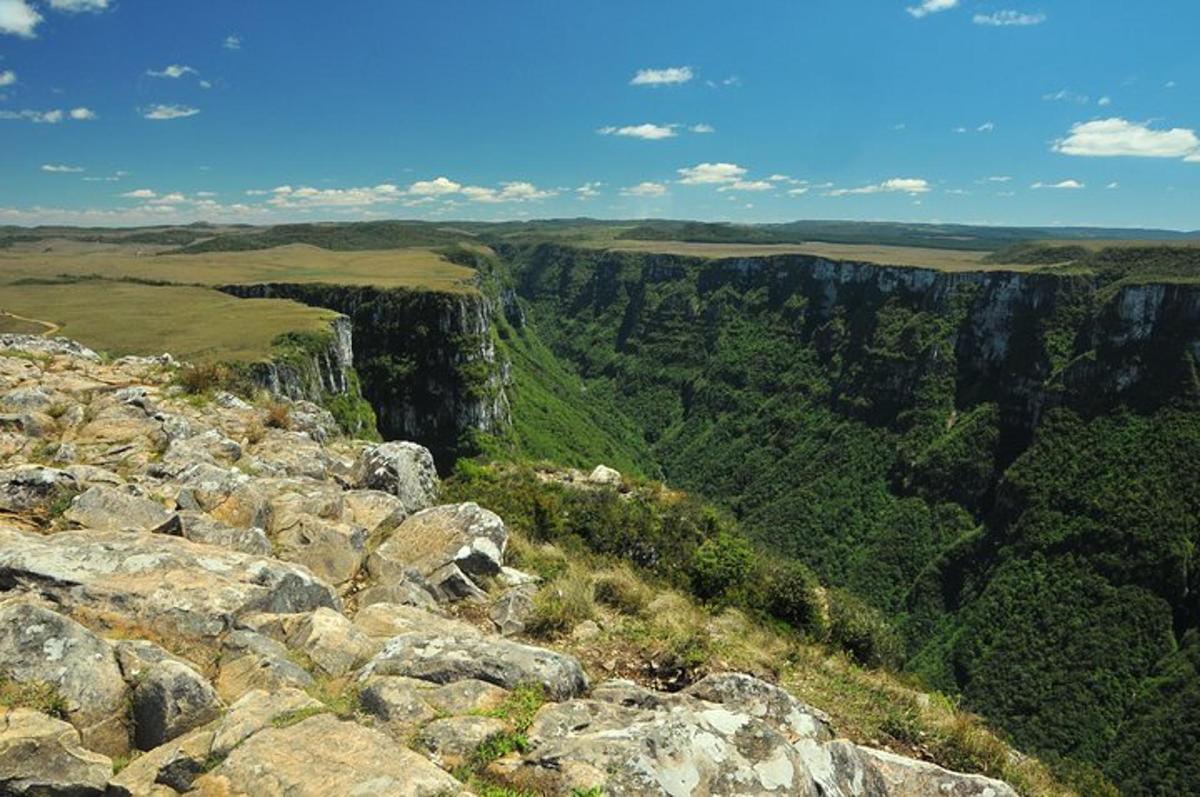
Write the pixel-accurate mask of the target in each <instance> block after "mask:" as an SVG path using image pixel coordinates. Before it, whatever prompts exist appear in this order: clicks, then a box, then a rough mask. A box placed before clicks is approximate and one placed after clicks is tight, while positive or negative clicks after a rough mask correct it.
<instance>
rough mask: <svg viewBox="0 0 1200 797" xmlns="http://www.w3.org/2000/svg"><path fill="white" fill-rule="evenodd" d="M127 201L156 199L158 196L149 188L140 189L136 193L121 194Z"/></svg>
mask: <svg viewBox="0 0 1200 797" xmlns="http://www.w3.org/2000/svg"><path fill="white" fill-rule="evenodd" d="M121 196H123V197H125V198H126V199H154V197H156V196H158V194H156V193H154V192H153V191H151V190H150V189H149V188H139V189H137V190H136V191H126V192H125V193H123V194H121Z"/></svg>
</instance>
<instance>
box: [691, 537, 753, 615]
mask: <svg viewBox="0 0 1200 797" xmlns="http://www.w3.org/2000/svg"><path fill="white" fill-rule="evenodd" d="M757 560H758V557H757V554H756V553H755V551H754V548H753V547H752V546H751V545H750V543H749V541H748V540H746V539H745V538H744V537H740V536H738V535H736V534H732V533H730V532H727V531H721V532H719V533H718V534H717V536H715V537H712V538H710V539H708V540H706V541H705V542H704V544H703V545H701V546H700V547H699V548H697V549H696V553H695V555H694V556H693V557H692V574H691V575H692V589H693V591H694V592H695V593H696V595H698V596H699V597H700V598H702V599H703V600H709V601H732V600H734V598H735V596H736V595H737V594H738V593H739V592H744V591H745V590H746V589H747V588H749V587H750V586H751V576H752V575H753V574H754V569H755V566H756V564H757Z"/></svg>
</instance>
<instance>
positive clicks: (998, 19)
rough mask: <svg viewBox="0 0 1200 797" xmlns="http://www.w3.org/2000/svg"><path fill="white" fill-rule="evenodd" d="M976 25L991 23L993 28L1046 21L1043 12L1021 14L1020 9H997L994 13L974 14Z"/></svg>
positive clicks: (1021, 25)
mask: <svg viewBox="0 0 1200 797" xmlns="http://www.w3.org/2000/svg"><path fill="white" fill-rule="evenodd" d="M973 21H974V23H975V24H976V25H991V26H992V27H995V28H1008V27H1014V26H1016V27H1029V26H1030V25H1041V24H1042V23H1043V22H1045V21H1046V15H1045V14H1023V13H1021V12H1020V11H997V12H996V13H994V14H976V15H975V18H974V20H973Z"/></svg>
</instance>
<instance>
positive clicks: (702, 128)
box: [688, 122, 717, 133]
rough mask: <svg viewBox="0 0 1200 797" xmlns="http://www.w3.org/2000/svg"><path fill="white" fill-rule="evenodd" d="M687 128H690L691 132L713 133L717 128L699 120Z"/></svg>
mask: <svg viewBox="0 0 1200 797" xmlns="http://www.w3.org/2000/svg"><path fill="white" fill-rule="evenodd" d="M688 130H691V131H692V132H693V133H715V132H717V128H715V127H713V126H712V125H710V124H705V123H704V122H701V123H700V124H698V125H692V126H691V127H689V128H688Z"/></svg>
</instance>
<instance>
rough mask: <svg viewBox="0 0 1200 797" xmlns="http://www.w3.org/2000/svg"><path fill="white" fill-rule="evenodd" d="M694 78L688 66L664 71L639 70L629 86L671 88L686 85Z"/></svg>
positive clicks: (669, 68)
mask: <svg viewBox="0 0 1200 797" xmlns="http://www.w3.org/2000/svg"><path fill="white" fill-rule="evenodd" d="M694 77H695V74H693V72H692V68H691V67H690V66H672V67H667V68H666V69H639V70H638V72H637V74H636V75H634V76H633V79H632V80H630V81H629V85H631V86H672V85H679V84H681V83H687V82H688V81H689V80H691V79H692V78H694Z"/></svg>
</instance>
